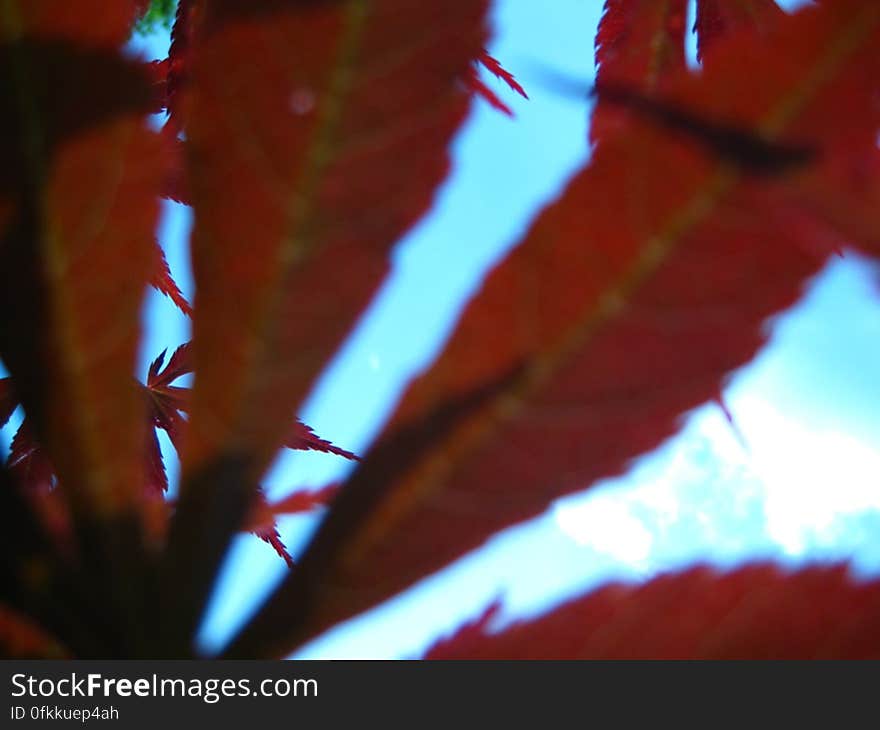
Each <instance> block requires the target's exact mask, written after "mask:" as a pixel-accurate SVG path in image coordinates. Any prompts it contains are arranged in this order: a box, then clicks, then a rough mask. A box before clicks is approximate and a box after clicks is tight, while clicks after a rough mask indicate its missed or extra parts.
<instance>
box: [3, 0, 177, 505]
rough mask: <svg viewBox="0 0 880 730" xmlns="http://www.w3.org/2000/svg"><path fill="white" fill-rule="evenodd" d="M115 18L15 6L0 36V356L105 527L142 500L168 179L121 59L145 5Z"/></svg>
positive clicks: (131, 72)
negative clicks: (151, 340)
mask: <svg viewBox="0 0 880 730" xmlns="http://www.w3.org/2000/svg"><path fill="white" fill-rule="evenodd" d="M110 5H111V6H112V7H108V5H107V4H106V3H97V2H86V3H83V4H76V5H71V4H70V3H66V2H49V1H48V0H34V1H31V0H28V2H11V3H7V4H6V10H5V11H4V16H3V22H2V24H0V43H2V48H0V87H2V95H3V97H4V98H5V99H7V101H8V110H7V112H6V113H4V115H3V117H2V119H0V140H2V141H0V162H2V164H0V208H2V209H3V210H4V212H5V214H4V215H2V216H0V218H2V220H0V235H2V241H0V257H2V261H0V271H2V282H0V290H2V295H0V296H2V300H0V308H2V309H3V311H4V312H7V313H13V312H14V313H15V315H14V316H10V317H8V318H7V321H6V326H4V327H3V328H2V337H0V349H2V357H3V360H4V362H5V364H6V365H7V366H8V368H9V370H10V372H11V373H12V376H13V378H14V382H15V385H16V393H17V395H18V396H19V397H20V398H21V400H22V402H23V404H24V407H25V411H26V413H27V415H28V419H29V420H30V423H31V426H32V428H33V429H34V432H35V435H36V436H37V438H38V439H39V441H40V443H41V445H43V446H44V447H45V448H46V449H47V451H48V453H49V456H50V458H51V461H52V463H53V464H54V465H55V467H56V468H57V469H58V471H59V474H60V475H61V476H62V481H63V483H64V485H65V488H66V489H67V490H68V491H69V499H70V500H71V502H72V504H73V505H74V508H75V511H77V512H80V513H83V514H84V513H85V512H86V511H88V512H89V513H90V515H91V517H92V518H95V519H101V518H102V517H105V516H107V515H110V514H113V513H116V512H118V511H120V510H121V509H127V508H128V507H130V506H131V504H132V503H133V502H134V501H136V499H137V493H136V490H135V489H133V485H134V484H135V483H136V475H137V467H138V466H139V462H138V460H137V459H136V458H135V455H136V454H137V453H139V448H140V444H141V438H140V434H141V433H142V427H143V426H142V424H143V418H142V415H141V405H142V403H141V400H140V398H139V396H138V393H137V391H136V389H135V388H134V387H132V381H131V373H132V369H133V365H134V360H135V348H136V345H137V340H138V336H139V332H140V326H139V318H140V304H141V299H142V297H143V293H144V289H145V285H146V283H147V280H148V277H149V272H150V263H151V253H152V248H151V247H152V239H153V228H154V226H155V221H156V216H157V212H158V206H157V195H158V191H159V184H160V179H161V177H160V176H161V171H162V168H163V165H162V149H161V147H160V145H159V143H158V138H157V137H156V135H155V134H153V133H152V132H150V131H149V130H148V129H147V128H146V127H145V124H144V113H145V112H146V111H147V110H148V108H149V106H150V96H151V94H150V89H149V82H148V79H147V78H146V76H145V74H144V72H143V68H142V66H141V65H139V64H136V63H133V62H128V61H125V60H123V59H122V57H121V56H120V54H119V51H118V45H119V44H120V43H121V41H122V40H124V38H125V37H126V35H127V33H128V29H129V27H130V21H131V20H132V18H133V12H134V5H133V3H131V2H117V3H112V4H110ZM96 272H99V274H98V275H96ZM126 505H127V506H128V507H126Z"/></svg>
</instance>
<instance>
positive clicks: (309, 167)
mask: <svg viewBox="0 0 880 730" xmlns="http://www.w3.org/2000/svg"><path fill="white" fill-rule="evenodd" d="M487 5H488V3H487V1H486V0H460V1H458V2H454V3H413V2H409V0H347V1H345V2H314V3H297V2H278V1H277V0H273V1H270V0H256V1H255V2H251V3H247V4H244V5H242V4H235V3H229V2H217V1H216V0H214V1H209V2H206V3H204V8H205V14H204V18H203V20H202V24H201V25H200V27H199V28H197V29H196V37H195V39H194V40H193V41H192V43H191V47H190V50H189V53H190V61H191V66H190V82H191V83H190V92H189V93H190V94H191V95H190V96H189V98H188V100H187V101H188V103H187V104H185V107H186V113H185V115H184V116H185V119H186V125H187V128H186V132H187V135H188V148H189V159H190V162H191V165H190V170H189V172H190V179H189V184H190V189H191V194H192V202H193V205H194V209H195V229H194V233H193V265H194V272H195V279H196V283H197V291H198V296H197V307H196V315H195V318H194V325H193V326H194V341H195V349H196V371H197V372H198V378H197V381H196V387H195V391H194V394H193V410H192V419H191V439H190V443H189V447H188V451H187V454H186V455H185V458H184V462H185V466H184V470H185V472H188V471H190V470H192V469H194V468H196V467H197V466H198V465H199V464H200V463H204V462H205V461H206V460H210V459H212V458H214V457H216V456H217V455H218V454H220V453H222V452H237V453H241V452H246V453H248V454H249V455H250V456H251V457H252V459H253V467H254V468H253V471H255V472H259V471H261V470H262V469H263V468H264V467H265V465H266V464H267V463H268V462H269V460H270V458H271V457H272V455H273V454H274V452H275V451H276V450H277V449H278V448H279V447H280V446H281V445H282V443H283V441H284V439H285V437H286V435H287V432H288V428H289V423H290V420H291V418H292V416H293V414H294V412H295V410H296V408H297V406H298V405H299V404H300V402H301V401H302V399H303V397H304V396H305V395H306V393H307V392H308V391H309V389H310V387H311V386H312V384H313V382H314V380H315V378H316V376H317V375H318V373H319V372H320V370H321V368H322V366H323V365H324V364H325V363H326V362H327V360H328V358H329V357H330V356H331V355H332V354H333V353H334V351H335V350H336V348H337V347H338V345H339V344H340V342H341V340H342V338H343V337H344V336H345V334H346V333H347V332H348V330H349V328H350V327H351V325H352V323H353V322H354V321H355V319H356V318H357V316H358V314H359V313H360V312H361V310H362V309H363V307H364V306H365V305H366V303H367V302H368V301H369V299H370V297H371V296H372V295H373V292H374V291H375V290H376V287H377V286H378V284H379V283H380V282H381V280H382V278H383V276H384V275H385V273H386V271H387V269H388V252H389V250H390V247H391V245H392V244H393V243H394V242H395V241H396V240H397V239H398V238H399V237H400V236H401V234H403V233H404V232H405V231H406V229H407V228H408V227H409V226H411V225H412V224H413V223H414V222H415V221H416V220H417V219H418V218H419V216H420V215H422V214H423V213H424V212H425V211H426V210H427V208H428V206H429V205H430V203H431V200H432V197H433V194H434V190H435V189H436V187H437V185H438V183H439V182H440V181H441V180H442V179H443V178H444V176H445V174H446V171H447V167H448V156H447V150H446V148H447V145H448V143H449V141H450V139H451V137H452V134H453V133H454V131H455V130H456V129H457V128H458V126H459V124H460V123H461V121H462V119H463V118H464V115H465V113H466V111H467V108H468V95H467V94H466V93H465V92H464V90H463V89H462V84H461V79H462V77H463V75H464V74H465V73H466V72H467V69H468V68H469V66H470V64H471V61H472V60H473V59H474V58H476V57H477V56H478V55H479V52H480V49H481V48H482V47H483V44H484V42H485V40H486V37H485V36H486V33H485V30H484V26H483V19H484V15H485V11H486V8H487ZM219 362H222V363H223V367H216V364H217V363H219Z"/></svg>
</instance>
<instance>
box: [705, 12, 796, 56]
mask: <svg viewBox="0 0 880 730" xmlns="http://www.w3.org/2000/svg"><path fill="white" fill-rule="evenodd" d="M784 15H785V13H783V11H782V9H781V8H780V7H779V6H778V5H777V4H776V3H775V2H773V0H737V1H736V2H729V0H697V19H696V22H695V23H694V32H695V33H696V34H697V60H699V61H702V62H704V63H705V56H706V54H707V53H708V52H709V51H711V49H712V46H713V44H714V43H715V42H716V41H718V40H720V39H721V38H724V37H725V36H727V35H730V34H732V33H735V32H737V31H738V30H741V29H745V30H748V31H749V32H757V33H760V34H761V35H767V34H768V33H769V31H770V30H771V29H772V28H773V26H774V24H775V23H777V22H778V21H779V20H780V19H781V18H782V17H783V16H784Z"/></svg>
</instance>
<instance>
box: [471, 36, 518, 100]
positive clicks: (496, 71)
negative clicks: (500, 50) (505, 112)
mask: <svg viewBox="0 0 880 730" xmlns="http://www.w3.org/2000/svg"><path fill="white" fill-rule="evenodd" d="M477 60H479V62H480V63H481V64H483V66H485V67H486V69H487V70H488V71H489V73H491V74H492V75H493V76H495V77H496V78H499V79H501V80H502V81H503V82H504V83H505V84H507V85H508V86H509V87H510V88H511V89H512V90H513V91H515V92H516V93H517V94H519V95H520V96H521V97H522V98H523V99H528V98H529V95H528V94H527V93H526V90H525V89H524V88H523V87H522V86H521V85H520V83H519V82H518V81H517V80H516V78H514V76H513V74H512V73H510V71H508V70H507V69H505V68H504V67H503V66H502V65H501V63H499V61H498V60H497V59H495V58H492V56H490V55H489V52H488V51H487V50H486V49H485V48H484V49H483V50H482V52H481V53H480V56H479V58H478V59H477Z"/></svg>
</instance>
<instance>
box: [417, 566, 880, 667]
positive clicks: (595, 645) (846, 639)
mask: <svg viewBox="0 0 880 730" xmlns="http://www.w3.org/2000/svg"><path fill="white" fill-rule="evenodd" d="M497 612H498V605H497V604H496V605H494V606H492V607H490V608H489V609H488V610H487V611H486V612H485V613H484V614H483V616H482V617H480V618H479V619H478V620H477V621H476V622H474V623H471V624H467V625H465V626H463V627H462V628H461V629H459V630H458V631H457V632H456V633H455V634H454V635H452V636H450V637H448V638H446V639H441V640H440V641H438V642H437V643H436V644H435V645H434V646H433V647H432V648H431V649H430V650H429V651H428V652H427V654H426V655H425V658H426V659H877V658H880V583H878V582H872V583H856V582H855V581H854V580H853V579H852V577H851V576H850V575H849V573H848V570H847V568H846V567H845V566H835V567H821V568H805V569H802V570H799V571H797V572H794V573H787V572H783V571H781V570H780V569H779V568H777V567H775V566H772V565H752V566H748V567H745V568H740V569H739V570H736V571H733V572H730V573H718V572H717V571H716V570H712V569H709V568H703V567H698V568H692V569H690V570H687V571H685V572H682V573H675V574H669V575H663V576H660V577H659V578H655V579H654V580H652V581H650V582H648V583H645V584H644V585H636V586H631V585H624V584H613V585H609V586H605V587H603V588H600V589H599V590H597V591H595V592H592V593H588V594H587V595H585V596H583V597H581V598H577V599H575V600H573V601H570V602H568V603H565V604H563V605H562V606H560V607H558V608H556V609H554V610H552V611H551V612H549V613H547V614H546V615H544V616H540V617H538V618H536V619H533V620H530V621H517V622H515V623H513V624H511V625H509V626H506V627H505V628H503V629H502V630H501V631H492V630H491V626H490V625H489V624H490V623H491V620H492V619H493V618H495V616H496V615H497Z"/></svg>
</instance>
